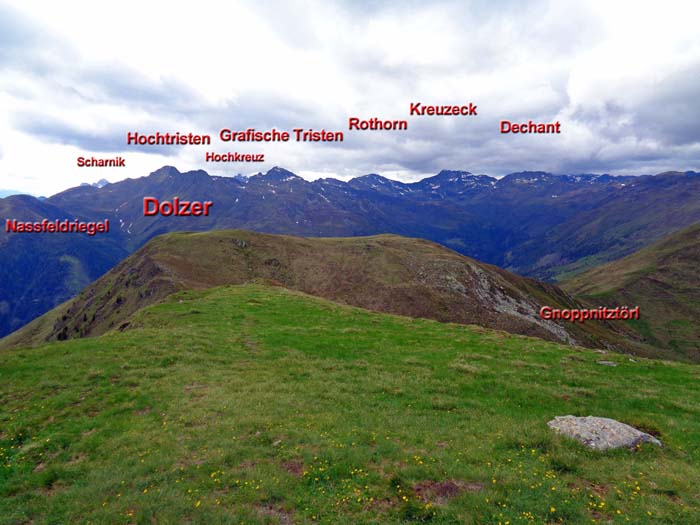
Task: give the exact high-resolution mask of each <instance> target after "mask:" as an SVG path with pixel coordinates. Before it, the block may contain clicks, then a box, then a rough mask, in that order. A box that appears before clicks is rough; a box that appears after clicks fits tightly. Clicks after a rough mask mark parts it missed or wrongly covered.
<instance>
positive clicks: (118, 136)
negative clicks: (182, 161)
mask: <svg viewBox="0 0 700 525" xmlns="http://www.w3.org/2000/svg"><path fill="white" fill-rule="evenodd" d="M14 123H15V128H16V129H18V130H20V131H23V132H24V133H28V134H30V135H33V136H35V137H40V138H41V139H43V140H45V141H47V142H50V143H52V144H66V145H71V146H76V147H78V148H80V149H82V150H85V151H92V152H112V153H116V152H124V151H134V150H133V147H129V146H127V145H126V131H124V130H122V129H108V130H105V131H100V132H89V131H85V130H84V129H80V128H78V127H76V126H73V125H71V124H69V123H66V122H61V121H59V120H56V119H52V118H48V117H46V116H44V115H41V114H30V113H24V114H21V115H17V116H16V117H15V119H14ZM129 131H131V130H129ZM134 131H135V130H134ZM138 148H139V152H141V153H157V154H159V155H166V156H171V155H175V154H177V152H178V151H177V148H176V147H174V146H150V145H144V146H141V145H139V146H138Z"/></svg>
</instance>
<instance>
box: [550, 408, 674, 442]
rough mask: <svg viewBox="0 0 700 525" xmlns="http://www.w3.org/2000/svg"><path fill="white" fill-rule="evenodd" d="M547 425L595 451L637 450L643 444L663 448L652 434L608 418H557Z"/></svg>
mask: <svg viewBox="0 0 700 525" xmlns="http://www.w3.org/2000/svg"><path fill="white" fill-rule="evenodd" d="M547 425H548V426H549V428H551V429H553V430H554V431H556V432H558V433H560V434H562V435H564V436H568V437H570V438H573V439H575V440H576V441H579V442H580V443H583V444H584V445H586V446H587V447H590V448H592V449H594V450H608V449H611V448H621V447H627V448H635V447H636V446H637V445H640V444H642V443H653V444H654V445H657V446H659V447H660V446H662V444H661V441H659V440H658V439H656V438H655V437H654V436H652V435H651V434H647V433H646V432H642V431H640V430H637V429H636V428H634V427H631V426H629V425H627V424H625V423H621V422H620V421H616V420H614V419H609V418H607V417H594V416H587V417H576V416H557V417H555V418H554V419H552V420H551V421H550V422H549V423H547Z"/></svg>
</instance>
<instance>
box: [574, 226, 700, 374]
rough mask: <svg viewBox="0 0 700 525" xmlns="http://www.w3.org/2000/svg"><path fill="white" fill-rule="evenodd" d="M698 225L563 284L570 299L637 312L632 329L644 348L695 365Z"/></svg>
mask: <svg viewBox="0 0 700 525" xmlns="http://www.w3.org/2000/svg"><path fill="white" fill-rule="evenodd" d="M699 261H700V224H696V225H694V226H691V227H689V228H685V229H683V230H681V231H679V232H677V233H675V234H673V235H670V236H669V237H666V238H664V239H662V240H661V241H659V242H656V243H654V244H653V245H651V246H649V247H647V248H644V249H642V250H640V251H638V252H635V253H633V254H632V255H629V256H627V257H625V258H623V259H620V260H617V261H614V262H611V263H608V264H605V265H603V266H599V267H597V268H593V269H591V270H588V271H586V272H584V273H582V274H580V275H577V276H576V277H574V278H572V279H570V280H568V281H565V282H563V283H562V286H563V287H564V288H565V289H566V290H568V291H569V292H570V293H572V294H575V295H576V296H580V297H581V298H583V299H586V300H590V301H595V303H596V304H606V305H611V306H618V305H619V306H622V305H633V306H637V305H638V306H639V308H640V312H641V315H640V317H641V319H640V320H639V321H638V322H635V323H631V325H630V326H631V327H633V328H634V329H635V330H637V332H638V333H639V334H641V335H642V336H643V337H644V338H645V339H646V340H647V342H648V343H650V344H652V345H654V346H657V347H660V348H663V349H665V350H667V352H668V353H669V354H670V355H674V356H675V357H678V358H689V359H691V360H693V361H700V322H699V320H700V267H699V266H698V262H699Z"/></svg>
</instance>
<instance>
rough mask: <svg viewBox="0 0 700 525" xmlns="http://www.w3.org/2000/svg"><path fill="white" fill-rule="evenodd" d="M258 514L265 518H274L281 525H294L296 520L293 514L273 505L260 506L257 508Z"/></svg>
mask: <svg viewBox="0 0 700 525" xmlns="http://www.w3.org/2000/svg"><path fill="white" fill-rule="evenodd" d="M256 511H257V513H258V514H259V515H260V517H263V518H274V519H276V520H277V523H279V524H280V525H292V524H293V523H294V519H293V518H292V513H291V512H290V511H288V510H286V509H283V508H281V507H276V506H273V505H260V506H258V507H256Z"/></svg>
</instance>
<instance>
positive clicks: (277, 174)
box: [256, 166, 303, 181]
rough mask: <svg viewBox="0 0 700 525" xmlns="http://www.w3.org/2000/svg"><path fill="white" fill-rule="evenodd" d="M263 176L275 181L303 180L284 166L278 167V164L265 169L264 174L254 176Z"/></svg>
mask: <svg viewBox="0 0 700 525" xmlns="http://www.w3.org/2000/svg"><path fill="white" fill-rule="evenodd" d="M260 176H262V177H265V178H269V179H273V180H276V181H287V180H295V179H299V180H303V179H302V178H301V177H300V176H299V175H297V174H295V173H292V172H291V171H289V170H286V169H284V168H280V167H279V166H275V167H274V168H272V169H270V170H268V171H267V173H265V174H262V175H261V174H258V175H256V177H260Z"/></svg>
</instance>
